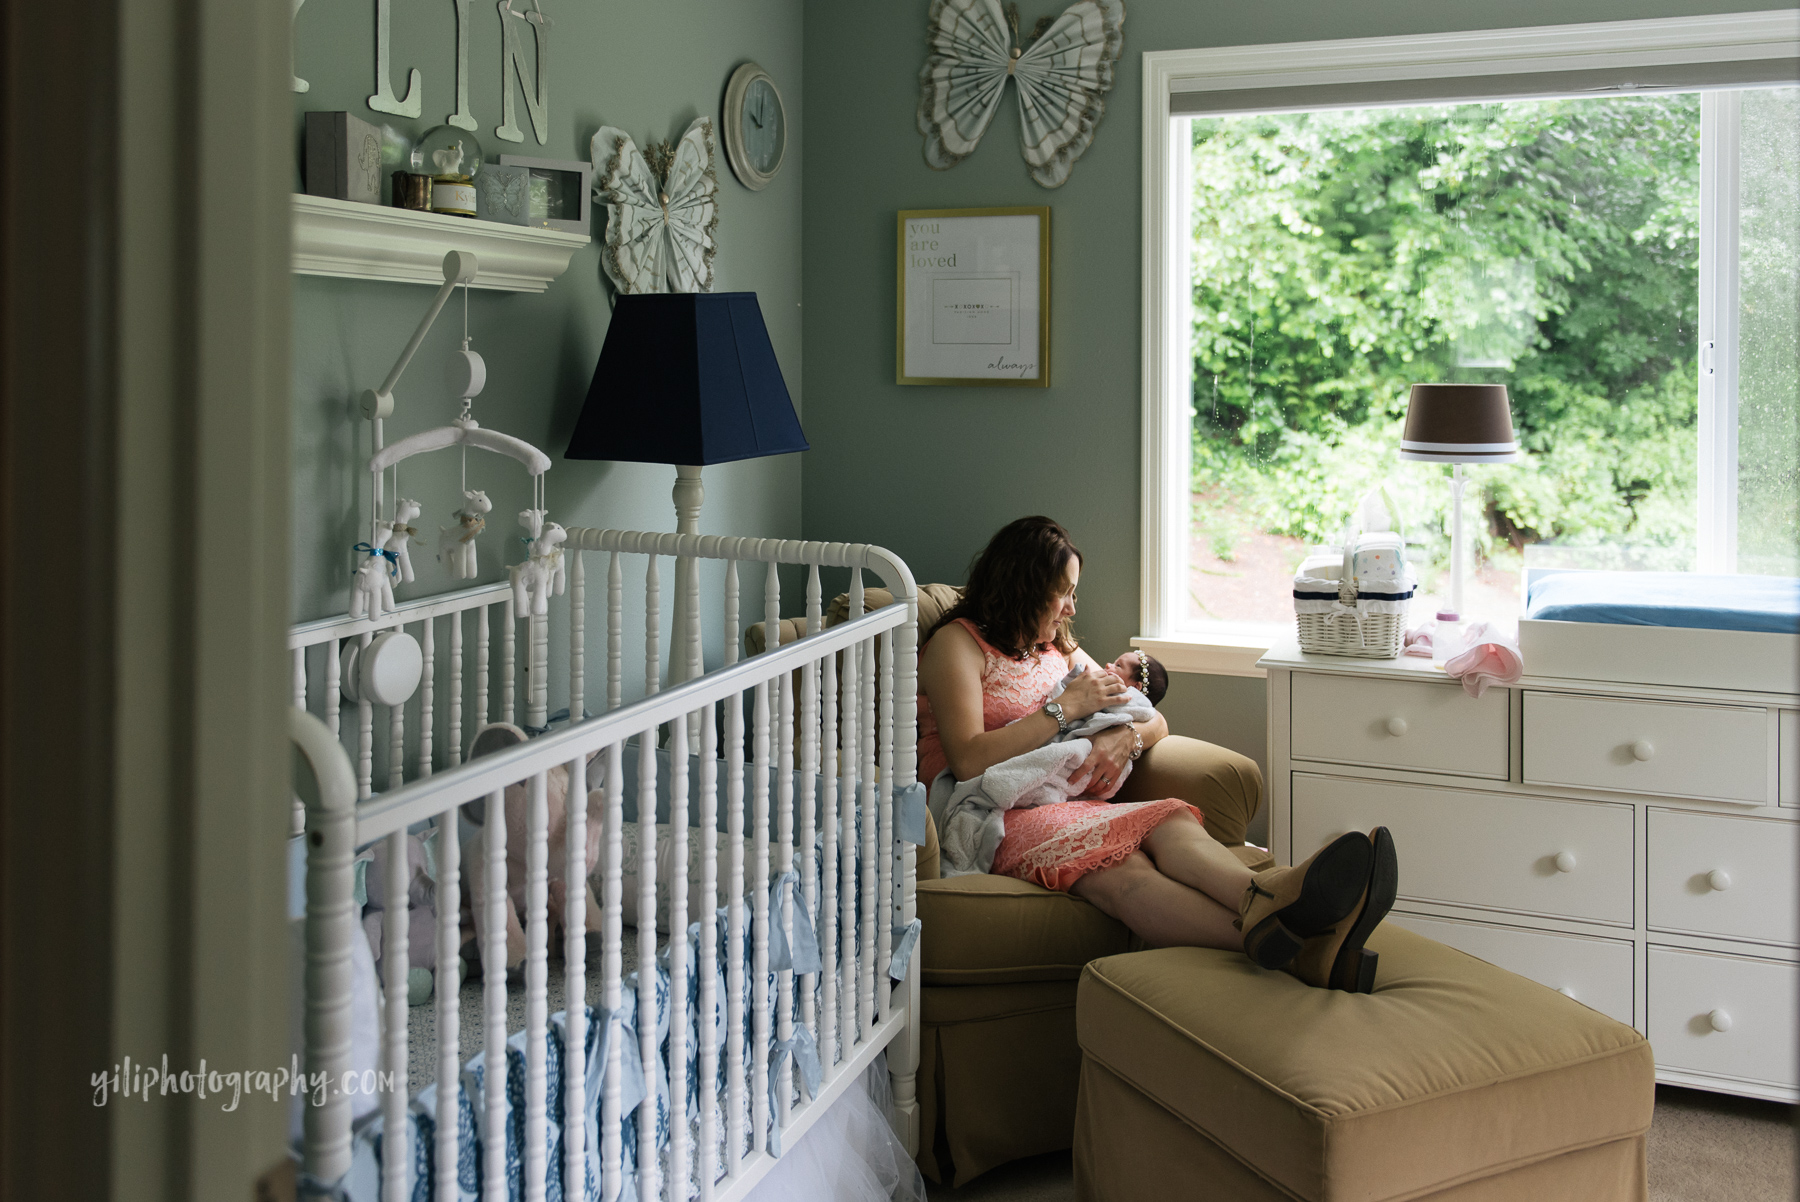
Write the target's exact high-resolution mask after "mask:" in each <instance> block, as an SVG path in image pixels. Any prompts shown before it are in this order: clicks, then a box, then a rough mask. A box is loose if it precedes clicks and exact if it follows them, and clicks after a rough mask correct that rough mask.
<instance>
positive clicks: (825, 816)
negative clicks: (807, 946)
mask: <svg viewBox="0 0 1800 1202" xmlns="http://www.w3.org/2000/svg"><path fill="white" fill-rule="evenodd" d="M819 673H820V675H821V676H822V677H823V681H822V684H821V691H822V692H823V694H824V696H823V697H822V698H821V699H820V702H819V710H820V713H821V716H822V721H823V729H822V730H821V732H820V743H821V744H822V746H823V750H824V755H823V757H822V758H823V763H822V764H821V765H820V767H819V785H820V788H821V789H822V790H823V791H824V796H823V797H821V798H820V800H819V806H820V810H821V813H822V821H823V823H824V828H825V861H824V863H823V864H821V865H820V866H819V883H820V884H821V885H822V886H823V893H824V896H823V897H821V898H820V899H819V914H820V915H821V917H822V918H823V924H822V925H823V926H824V930H823V931H821V932H820V934H819V949H820V952H821V953H822V955H821V959H823V960H824V962H825V963H824V971H823V972H822V973H820V985H821V988H822V991H823V995H824V996H823V997H821V998H820V1000H819V1008H820V1014H819V1060H820V1062H821V1063H822V1064H823V1065H824V1067H825V1071H826V1072H827V1073H828V1074H830V1075H831V1076H833V1077H835V1076H837V1072H838V1070H837V1059H838V1057H837V1052H838V1035H839V1028H840V1027H841V1025H842V1024H841V1023H840V1022H839V1020H838V995H839V993H840V992H841V990H840V989H839V985H840V984H841V976H842V966H843V960H842V958H841V956H840V953H839V951H838V855H839V850H838V842H839V836H840V835H841V833H842V829H841V827H840V824H839V820H838V682H837V656H836V655H827V656H826V657H825V658H824V660H823V661H822V662H821V663H820V665H819ZM846 1051H848V1049H846Z"/></svg>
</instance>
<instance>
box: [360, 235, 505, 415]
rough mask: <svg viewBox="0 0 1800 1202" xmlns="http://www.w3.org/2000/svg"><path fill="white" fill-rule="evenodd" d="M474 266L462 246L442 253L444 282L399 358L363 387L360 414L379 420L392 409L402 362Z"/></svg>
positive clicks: (407, 359) (403, 367) (407, 360)
mask: <svg viewBox="0 0 1800 1202" xmlns="http://www.w3.org/2000/svg"><path fill="white" fill-rule="evenodd" d="M478 269H479V268H478V265H477V264H476V262H475V256H474V255H472V254H470V253H469V252H468V251H466V250H453V251H451V252H450V253H449V254H447V255H445V256H444V282H443V284H442V285H441V286H440V287H439V288H438V290H437V295H436V296H434V297H432V298H431V308H430V309H428V310H426V312H425V319H424V320H423V321H421V322H420V323H419V328H418V329H417V330H416V331H414V333H413V336H412V340H411V341H410V342H408V343H407V344H406V349H405V350H403V351H401V352H400V358H398V359H396V360H395V361H394V370H393V371H390V372H389V373H388V374H387V379H385V380H383V381H382V382H381V387H380V388H370V389H365V390H364V391H363V394H362V411H363V416H364V417H367V418H370V419H371V420H379V419H381V418H384V417H387V416H389V415H391V414H392V413H393V412H394V386H395V385H396V384H398V383H400V373H401V372H404V371H405V370H406V365H407V364H408V363H411V362H412V357H413V353H414V352H415V351H417V350H418V349H419V344H420V343H421V342H424V341H425V335H426V334H428V333H430V332H431V323H432V322H434V321H436V320H437V316H438V314H439V313H441V312H443V310H444V305H445V303H446V302H448V301H449V299H450V294H451V293H452V292H455V291H456V286H457V285H458V284H466V283H469V282H470V281H472V280H474V278H475V273H476V271H477V270H478Z"/></svg>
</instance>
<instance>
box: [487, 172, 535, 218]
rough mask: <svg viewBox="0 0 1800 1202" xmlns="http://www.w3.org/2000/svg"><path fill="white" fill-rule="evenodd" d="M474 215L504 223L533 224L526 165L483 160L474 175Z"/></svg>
mask: <svg viewBox="0 0 1800 1202" xmlns="http://www.w3.org/2000/svg"><path fill="white" fill-rule="evenodd" d="M475 216H477V217H479V218H481V219H482V220H483V221H498V222H500V223H501V224H503V225H529V224H531V173H530V172H529V171H528V170H526V169H525V168H524V167H507V166H502V165H499V164H495V163H483V164H482V166H481V174H480V175H477V176H476V177H475Z"/></svg>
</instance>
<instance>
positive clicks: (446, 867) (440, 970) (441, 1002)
mask: <svg viewBox="0 0 1800 1202" xmlns="http://www.w3.org/2000/svg"><path fill="white" fill-rule="evenodd" d="M456 619H457V615H455V614H451V615H450V628H451V629H452V630H455V629H456ZM461 812H462V811H461V808H460V807H458V808H457V809H452V810H446V811H445V812H444V813H442V814H439V815H438V818H437V865H438V875H437V898H438V906H437V997H436V999H435V1000H436V1002H437V1040H438V1067H437V1085H436V1087H435V1088H436V1091H437V1112H438V1114H440V1115H452V1116H453V1115H455V1114H456V1108H457V1100H456V1099H457V1082H458V1078H459V1077H460V1075H461V1063H460V1062H461V1056H462V1028H461V1022H462V1005H461V1002H462V998H461V996H460V994H459V992H458V989H457V980H458V975H457V971H456V966H457V955H458V953H459V951H460V950H461V949H460V948H459V947H458V941H459V939H460V938H461V935H462V932H461V930H460V929H459V928H460V923H459V921H458V914H457V910H458V908H459V907H458V905H457V903H456V899H457V898H458V897H460V896H462V841H461V839H460V838H459V837H458V832H457V829H456V828H457V816H458V815H459V814H460V813H461ZM459 1126H460V1124H459V1123H457V1122H454V1121H452V1122H440V1123H439V1124H438V1125H437V1130H436V1132H435V1133H434V1136H433V1138H434V1139H435V1141H436V1144H435V1148H434V1152H433V1158H432V1160H433V1165H432V1167H433V1172H432V1179H433V1191H432V1196H433V1197H437V1198H454V1197H456V1169H457V1162H458V1160H460V1158H461V1157H460V1155H459V1147H458V1142H457V1137H458V1135H459V1131H458V1128H459Z"/></svg>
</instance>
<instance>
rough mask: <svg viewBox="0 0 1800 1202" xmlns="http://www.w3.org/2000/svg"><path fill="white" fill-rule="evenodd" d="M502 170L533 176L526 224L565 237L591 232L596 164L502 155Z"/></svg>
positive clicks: (577, 160)
mask: <svg viewBox="0 0 1800 1202" xmlns="http://www.w3.org/2000/svg"><path fill="white" fill-rule="evenodd" d="M500 165H501V166H503V167H523V168H525V169H526V170H527V171H529V172H530V174H531V179H530V181H529V182H530V188H531V216H530V217H529V218H528V219H527V220H526V222H525V224H526V225H530V226H535V227H537V228H538V229H546V230H562V231H563V232H564V233H566V234H585V233H587V232H588V215H589V206H590V204H591V200H592V193H591V188H592V185H593V180H594V165H593V164H592V163H584V162H582V161H580V160H579V159H568V160H563V159H533V158H525V157H523V156H521V155H516V154H503V155H501V156H500Z"/></svg>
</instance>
